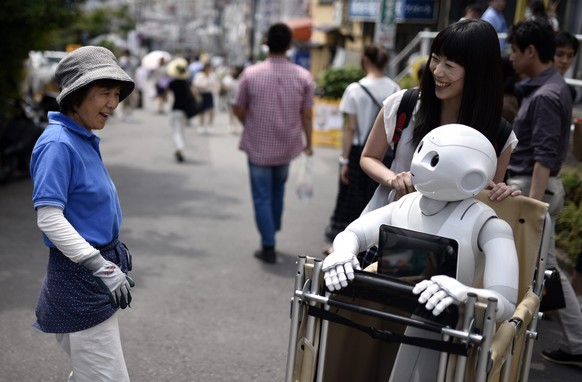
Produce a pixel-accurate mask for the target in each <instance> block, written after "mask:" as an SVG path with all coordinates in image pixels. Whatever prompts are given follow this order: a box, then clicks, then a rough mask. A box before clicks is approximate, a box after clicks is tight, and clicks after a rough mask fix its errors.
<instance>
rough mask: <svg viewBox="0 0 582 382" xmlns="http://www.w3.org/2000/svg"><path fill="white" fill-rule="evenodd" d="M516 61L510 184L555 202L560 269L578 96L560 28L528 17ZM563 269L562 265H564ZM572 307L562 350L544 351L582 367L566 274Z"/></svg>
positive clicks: (517, 35)
mask: <svg viewBox="0 0 582 382" xmlns="http://www.w3.org/2000/svg"><path fill="white" fill-rule="evenodd" d="M507 41H508V43H510V44H511V48H512V53H511V56H510V59H511V61H512V63H513V67H514V68H515V70H516V71H517V73H519V74H521V75H523V76H525V77H528V78H529V79H528V80H527V81H525V82H524V83H522V85H521V87H522V89H523V99H522V102H521V106H520V108H519V110H518V112H517V115H516V116H515V119H514V121H513V129H514V131H515V134H516V135H517V138H518V140H519V142H518V144H517V147H516V148H515V150H514V151H513V153H512V155H511V159H510V162H509V166H508V170H507V172H508V175H509V179H508V180H507V183H508V184H509V185H511V186H512V187H517V188H520V189H521V190H522V192H523V194H524V195H527V196H529V197H532V198H534V199H537V200H541V201H544V202H546V203H548V204H549V213H550V216H551V218H552V238H551V242H550V250H549V252H548V256H547V262H546V266H547V267H548V268H552V267H554V268H558V262H557V260H556V254H555V232H554V229H555V217H556V215H557V213H558V212H559V211H560V210H561V209H562V207H563V205H564V194H565V192H564V186H563V185H562V181H561V179H560V177H559V172H560V169H561V167H562V163H563V161H564V160H565V159H566V158H565V157H566V154H567V152H568V144H569V138H570V125H571V118H572V97H571V96H570V91H569V90H568V86H567V85H566V82H565V81H564V79H563V77H562V76H561V75H560V73H558V71H557V70H556V68H555V67H554V64H553V58H554V52H555V36H554V30H553V29H552V27H551V26H550V24H549V23H547V22H540V21H537V20H528V21H525V22H520V23H518V24H515V25H514V26H512V28H511V30H510V32H509V35H508V38H507ZM558 269H559V268H558ZM561 285H562V289H563V291H564V299H565V301H566V307H565V308H562V309H559V310H558V311H557V312H558V314H557V315H556V316H557V317H558V319H559V321H560V323H561V327H562V331H563V336H562V341H561V344H560V349H558V350H556V351H547V350H544V351H543V352H542V357H543V358H545V359H547V360H548V361H551V362H555V363H559V364H569V365H576V366H580V367H582V313H581V312H580V307H579V305H578V301H577V299H576V296H575V294H574V290H573V288H572V285H571V284H570V283H569V282H568V280H567V279H566V277H564V276H562V277H561Z"/></svg>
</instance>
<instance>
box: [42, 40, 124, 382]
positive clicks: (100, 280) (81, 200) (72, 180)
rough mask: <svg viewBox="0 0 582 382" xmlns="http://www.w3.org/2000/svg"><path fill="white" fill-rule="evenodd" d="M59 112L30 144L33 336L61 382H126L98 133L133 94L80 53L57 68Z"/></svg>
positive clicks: (120, 266)
mask: <svg viewBox="0 0 582 382" xmlns="http://www.w3.org/2000/svg"><path fill="white" fill-rule="evenodd" d="M55 79H56V82H57V84H58V85H59V88H60V90H61V92H60V94H59V96H58V97H57V101H58V103H59V106H60V110H61V111H60V112H50V113H49V114H48V119H49V124H48V126H47V128H46V129H45V131H44V133H43V134H42V136H41V137H40V138H39V140H38V141H37V143H36V145H35V147H34V150H33V153H32V161H31V174H32V179H33V182H34V191H33V195H32V200H33V203H34V208H35V209H36V212H37V223H38V227H39V228H40V230H41V231H42V237H43V240H44V243H45V244H46V246H47V247H49V260H48V267H47V273H46V277H45V280H44V283H43V285H42V289H41V292H40V296H39V299H38V303H37V306H36V317H37V321H36V323H35V324H34V326H35V327H37V328H38V329H40V330H41V331H43V332H46V333H55V334H56V338H57V342H58V343H59V345H60V346H61V347H62V348H63V349H64V350H65V351H66V352H67V353H68V354H69V357H70V361H71V369H72V372H71V374H70V376H69V381H116V382H120V381H129V376H128V373H127V368H126V366H125V360H124V357H123V351H122V348H121V340H120V336H119V325H118V322H117V314H116V312H117V310H118V308H122V309H124V308H126V307H128V306H129V303H130V301H131V294H130V288H131V286H133V281H132V280H131V279H130V278H129V277H128V276H127V275H126V274H127V272H128V271H130V270H131V255H130V254H129V251H128V250H127V247H126V246H125V245H124V244H123V243H121V242H120V241H119V240H118V234H119V230H120V224H121V208H120V205H119V199H118V197H117V191H116V189H115V186H114V184H113V182H112V181H111V178H110V177H109V174H108V173H107V170H106V169H105V166H104V164H103V161H102V159H101V154H100V152H99V137H97V136H96V135H95V134H94V133H93V130H101V129H103V128H104V127H105V124H106V123H107V120H108V119H109V118H110V117H111V115H112V114H113V111H114V110H115V108H117V106H118V105H119V103H120V102H121V101H123V100H124V99H125V98H126V97H127V96H128V95H129V94H130V93H131V92H132V91H133V88H134V82H133V80H132V79H131V78H130V77H129V76H128V75H127V73H125V72H124V71H123V70H122V69H121V68H120V67H119V65H118V63H117V59H116V58H115V56H114V55H113V53H111V51H109V50H108V49H105V48H102V47H96V46H86V47H82V48H79V49H77V50H75V51H73V52H71V53H69V54H68V55H67V56H65V57H64V58H63V59H62V60H61V62H60V63H59V65H58V67H57V69H56V73H55Z"/></svg>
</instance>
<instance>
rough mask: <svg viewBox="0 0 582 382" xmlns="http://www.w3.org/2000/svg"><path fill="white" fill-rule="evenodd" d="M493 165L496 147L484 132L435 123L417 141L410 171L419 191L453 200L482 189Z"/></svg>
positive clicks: (492, 170)
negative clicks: (431, 128) (494, 147)
mask: <svg viewBox="0 0 582 382" xmlns="http://www.w3.org/2000/svg"><path fill="white" fill-rule="evenodd" d="M496 167H497V156H496V155H495V150H494V149H493V145H492V144H491V143H490V142H489V140H488V139H487V138H486V137H485V136H484V135H483V134H481V133H480V132H478V131H477V130H475V129H473V128H471V127H468V126H465V125H461V124H450V125H444V126H440V127H437V128H436V129H434V130H432V131H431V132H430V133H428V134H427V135H426V136H425V137H424V138H423V139H422V141H420V143H419V144H418V146H417V147H416V151H415V152H414V156H413V157H412V164H411V166H410V172H411V174H412V182H413V184H414V186H415V187H416V190H417V191H418V192H420V193H421V194H422V195H424V196H426V197H427V198H430V199H435V200H441V201H451V202H452V201H457V200H463V199H467V198H470V197H472V196H474V195H475V194H477V193H478V192H479V191H481V190H482V189H484V188H485V187H486V186H487V185H488V184H489V181H491V179H493V176H494V175H495V169H496Z"/></svg>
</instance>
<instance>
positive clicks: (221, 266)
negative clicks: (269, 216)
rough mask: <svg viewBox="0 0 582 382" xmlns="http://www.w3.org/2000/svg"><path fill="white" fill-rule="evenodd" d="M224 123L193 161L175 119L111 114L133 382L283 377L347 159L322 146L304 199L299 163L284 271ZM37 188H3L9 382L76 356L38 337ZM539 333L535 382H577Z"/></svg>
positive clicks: (192, 144) (5, 377)
mask: <svg viewBox="0 0 582 382" xmlns="http://www.w3.org/2000/svg"><path fill="white" fill-rule="evenodd" d="M226 125H227V117H226V115H225V114H222V113H221V114H218V115H217V121H216V132H215V134H214V135H212V136H201V135H198V134H197V133H196V130H195V128H194V127H193V128H190V129H188V130H187V131H186V133H187V145H188V147H187V149H186V154H185V156H186V162H185V163H182V164H178V163H176V162H175V160H174V157H173V146H172V142H171V136H170V127H169V117H168V116H167V115H158V114H155V113H154V112H152V111H149V110H140V111H137V112H136V113H135V114H134V115H133V117H132V120H131V121H129V122H124V121H122V120H121V119H119V118H114V119H113V120H112V121H110V123H109V124H108V126H107V127H106V129H105V130H104V131H103V132H101V133H100V135H101V137H102V143H101V150H102V155H103V158H104V161H105V163H106V165H107V168H108V170H109V172H110V174H111V177H112V178H113V180H114V182H115V184H116V186H117V189H118V192H119V196H120V200H121V205H122V209H123V214H124V221H123V228H122V232H121V239H122V240H123V241H124V242H125V243H126V244H127V245H128V247H129V248H130V250H131V252H132V254H133V259H134V260H133V262H134V271H133V272H132V276H133V278H134V279H135V281H136V284H137V286H136V287H135V288H134V290H133V296H134V300H133V302H132V308H131V309H127V310H125V311H122V312H121V314H120V326H121V332H122V341H123V346H124V352H125V357H126V362H127V366H128V369H129V374H130V376H131V378H132V380H133V381H140V382H158V381H172V382H182V381H202V382H206V381H257V382H272V381H281V380H283V378H284V375H285V362H286V356H287V342H288V338H289V324H290V320H289V301H290V298H291V295H292V290H293V282H294V274H295V271H296V266H295V261H296V258H297V255H299V254H308V255H313V256H320V254H321V249H322V247H323V244H324V243H323V228H324V226H325V224H326V223H327V219H328V218H329V215H330V214H331V211H332V208H333V204H334V201H335V195H336V191H337V184H336V183H337V157H338V154H339V152H338V150H337V149H332V148H321V147H316V149H315V157H314V158H315V159H314V167H313V174H314V182H315V194H314V198H313V200H312V201H311V202H310V203H303V202H301V201H299V199H298V197H297V196H296V194H295V192H294V189H295V185H296V179H297V175H298V164H299V163H298V161H297V162H294V163H293V164H292V167H291V173H290V178H289V182H288V187H287V195H286V205H285V214H284V222H283V228H282V231H281V232H280V233H279V235H278V237H277V240H278V246H277V247H278V248H277V249H278V251H279V252H280V253H281V255H280V256H279V261H278V262H277V264H275V265H266V264H262V263H261V262H259V261H258V260H256V259H255V258H253V255H252V254H253V252H254V250H256V249H257V248H258V246H259V237H258V234H257V232H256V229H255V225H254V220H253V211H252V204H251V198H250V190H249V184H248V180H247V167H246V157H245V155H244V154H243V153H242V152H240V151H239V150H238V149H237V143H238V137H237V136H234V135H232V134H229V133H227V131H226ZM31 192H32V184H31V182H30V180H29V179H26V178H25V179H21V180H17V181H13V182H11V183H8V184H4V185H0V208H1V211H2V213H1V214H0V290H1V291H2V292H1V294H0V381H6V382H20V381H27V382H28V381H65V380H66V377H67V375H68V372H69V368H68V364H67V357H66V355H65V353H64V352H63V351H61V350H60V348H59V347H58V346H57V344H56V342H55V339H54V336H52V335H48V334H44V333H41V332H39V331H37V330H35V329H34V328H32V326H31V325H32V323H33V322H34V320H35V317H34V306H35V303H36V298H37V296H38V291H39V289H40V286H41V283H42V280H43V276H44V270H45V267H46V260H47V259H46V256H47V250H46V249H45V248H44V246H43V244H42V241H41V238H40V234H39V231H38V229H37V227H36V224H35V214H34V211H33V209H32V203H31V200H30V196H31ZM559 336H560V334H559V329H558V326H557V324H556V323H555V321H544V322H542V323H541V325H540V340H539V341H538V343H537V344H536V347H535V349H536V354H534V357H533V361H532V368H531V374H530V381H561V382H563V381H573V380H579V379H580V378H581V377H582V369H577V368H572V367H564V366H557V365H553V364H550V363H547V362H545V361H542V360H540V358H539V357H538V355H537V353H539V351H540V349H541V348H542V347H549V348H553V347H555V346H556V342H557V340H558V338H559Z"/></svg>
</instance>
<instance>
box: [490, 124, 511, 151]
mask: <svg viewBox="0 0 582 382" xmlns="http://www.w3.org/2000/svg"><path fill="white" fill-rule="evenodd" d="M512 130H513V128H512V126H511V123H509V122H507V121H506V120H505V118H501V122H500V123H499V131H498V132H497V139H496V140H495V143H494V144H493V148H494V149H495V153H496V154H497V157H498V158H499V155H501V151H502V150H503V146H505V142H507V139H508V138H509V135H510V134H511V131H512Z"/></svg>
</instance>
